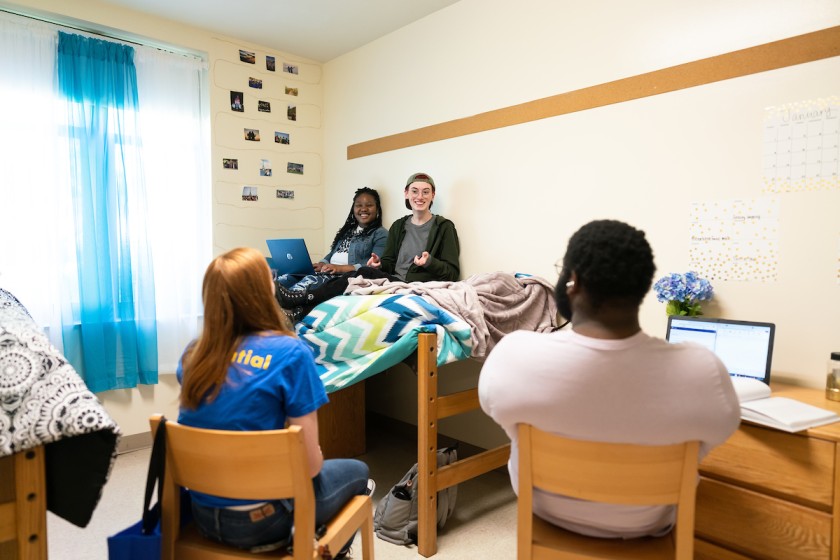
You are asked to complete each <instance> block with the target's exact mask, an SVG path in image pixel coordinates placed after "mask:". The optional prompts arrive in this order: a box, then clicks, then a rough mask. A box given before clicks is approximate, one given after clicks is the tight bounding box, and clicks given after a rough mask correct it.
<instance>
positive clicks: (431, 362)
mask: <svg viewBox="0 0 840 560" xmlns="http://www.w3.org/2000/svg"><path fill="white" fill-rule="evenodd" d="M437 374H438V371H437V335H435V334H434V333H419V334H418V335H417V473H418V475H417V476H418V487H417V551H418V552H419V553H420V554H421V555H422V556H425V557H427V558H428V557H429V556H433V555H434V554H435V553H436V552H437V470H438V469H437V439H438V425H437V418H438V411H437V397H438V394H437V392H438V387H437Z"/></svg>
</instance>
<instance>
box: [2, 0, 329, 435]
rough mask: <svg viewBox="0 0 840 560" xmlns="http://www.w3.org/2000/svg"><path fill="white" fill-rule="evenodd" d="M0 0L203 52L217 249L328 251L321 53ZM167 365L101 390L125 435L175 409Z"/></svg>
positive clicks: (113, 10) (143, 19)
mask: <svg viewBox="0 0 840 560" xmlns="http://www.w3.org/2000/svg"><path fill="white" fill-rule="evenodd" d="M0 5H6V6H12V7H18V8H23V9H24V10H28V11H34V12H36V13H41V14H44V15H47V16H49V17H50V18H51V19H54V20H58V21H62V22H69V23H76V24H78V25H80V26H81V27H83V28H91V29H93V28H95V29H100V30H102V29H104V30H106V31H109V32H112V33H113V34H115V35H116V36H119V37H120V38H124V39H129V40H131V39H133V38H139V39H140V40H142V41H143V42H147V41H148V40H149V39H151V40H152V41H153V42H158V43H160V44H163V45H169V46H173V47H175V48H178V49H182V50H185V51H190V52H195V53H199V54H201V55H202V56H204V57H205V59H206V60H207V62H208V68H209V77H210V88H209V89H210V100H209V109H210V115H209V116H210V124H211V142H212V144H211V166H212V185H208V186H207V188H208V189H212V193H213V201H212V211H213V250H214V254H218V253H221V252H224V251H225V250H227V249H231V248H233V247H237V246H250V247H255V248H257V249H259V250H261V251H262V252H263V253H264V254H266V255H268V250H267V248H266V245H265V240H266V239H268V238H272V237H304V238H306V241H307V244H308V245H309V247H310V250H311V251H312V253H313V255H312V256H313V258H320V257H321V256H323V255H324V254H325V253H326V249H325V248H324V237H325V235H324V225H323V210H322V209H323V170H324V163H323V157H322V152H323V124H324V119H323V108H322V106H323V94H322V90H323V86H322V83H321V82H322V76H321V74H322V70H321V65H320V64H319V63H315V62H313V61H311V60H307V59H303V58H300V57H296V56H294V55H292V54H290V53H283V52H277V51H272V50H270V49H267V48H266V47H262V46H259V45H254V44H252V43H249V42H248V41H245V40H239V39H236V38H230V37H225V36H221V35H218V34H216V33H212V32H210V31H207V30H203V29H199V28H195V27H189V26H185V25H181V24H178V23H175V22H171V21H167V20H163V19H159V18H154V17H149V16H146V15H143V14H140V13H137V12H133V11H129V10H125V9H121V8H117V7H114V6H110V5H107V4H103V3H100V2H96V1H92V0H74V1H73V2H64V1H62V0H21V1H19V2H15V3H6V2H3V3H0ZM239 49H246V50H249V51H251V52H254V53H255V55H256V63H255V64H254V65H250V64H245V63H242V62H240V60H239ZM266 55H271V56H274V57H275V62H276V70H275V71H274V72H269V71H268V70H267V69H266V64H265V57H266ZM283 62H288V63H291V64H294V65H297V66H298V74H297V75H293V74H290V73H285V72H283V71H282V64H283ZM251 77H253V78H257V79H261V80H262V81H263V88H262V89H261V90H258V89H253V88H250V87H249V84H248V79H249V78H251ZM286 86H289V87H293V88H297V90H298V95H297V96H291V95H287V94H286V93H285V92H286ZM231 90H235V91H242V92H244V94H245V111H244V112H242V113H239V112H233V111H231V109H230V91H231ZM258 100H265V101H269V102H270V104H271V113H264V112H259V111H258V110H257V101H258ZM290 103H291V104H295V105H296V106H297V120H296V121H289V120H288V119H287V116H286V108H287V106H288V104H290ZM245 128H256V129H258V130H259V131H260V137H261V141H260V142H250V141H246V140H245V138H244V129H245ZM275 131H280V132H286V133H289V135H290V139H291V143H290V144H289V145H283V144H277V143H275V142H274V132H275ZM222 158H236V159H238V160H239V169H238V171H231V170H228V169H224V168H223V167H222ZM262 159H268V160H269V161H270V162H271V166H272V176H271V177H262V176H260V174H259V167H260V160H262ZM289 161H292V162H295V163H302V164H303V165H304V174H303V175H296V174H289V173H287V172H286V164H287V162H289ZM245 185H248V186H256V187H258V193H259V200H258V201H257V202H244V201H242V187H243V186H245ZM278 188H282V189H286V190H293V191H294V192H295V197H294V199H293V200H286V199H278V198H276V196H275V191H276V190H277V189H278ZM172 373H174V372H162V374H161V376H160V383H159V384H157V385H154V386H140V387H138V388H137V389H122V390H116V391H106V392H104V393H99V394H98V397H99V398H100V400H101V401H102V402H103V404H104V405H105V408H106V409H107V410H108V412H109V413H110V414H111V416H112V417H113V418H114V420H115V421H116V422H117V423H118V424H119V425H120V428H121V429H122V431H123V433H124V434H125V435H134V434H142V433H145V432H148V431H149V426H148V418H149V415H150V414H152V413H154V412H163V413H165V414H168V415H169V416H170V417H175V416H177V410H178V408H177V407H178V392H179V386H178V383H177V380H176V379H175V376H174V375H172Z"/></svg>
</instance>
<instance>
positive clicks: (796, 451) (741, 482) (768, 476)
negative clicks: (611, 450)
mask: <svg viewBox="0 0 840 560" xmlns="http://www.w3.org/2000/svg"><path fill="white" fill-rule="evenodd" d="M771 387H772V389H773V396H775V397H790V398H793V399H797V400H800V401H802V402H806V403H808V404H813V405H815V406H819V407H822V408H827V409H830V410H833V411H835V412H837V413H838V414H840V402H834V401H829V400H827V399H826V398H825V391H823V390H818V389H808V388H803V387H793V386H790V385H782V384H772V385H771ZM839 466H840V423H835V424H829V425H827V426H820V427H818V428H812V429H810V430H807V431H804V432H798V433H795V434H791V433H787V432H782V431H778V430H773V429H770V428H763V427H759V426H756V425H753V424H748V423H746V422H743V423H742V424H741V427H740V428H739V429H738V431H737V432H735V434H733V435H732V437H731V438H729V440H728V441H727V442H726V443H724V444H723V445H721V446H719V447H717V448H715V449H714V450H713V451H712V452H711V453H710V454H709V455H708V456H707V457H706V458H705V459H704V460H703V462H702V463H701V464H700V474H701V478H700V486H699V487H698V491H697V516H696V533H695V534H696V537H697V540H696V551H695V558H697V559H708V560H729V559H731V560H738V559H745V558H778V559H780V560H797V559H808V560H812V559H816V558H831V559H834V560H838V559H840V468H838V467H839Z"/></svg>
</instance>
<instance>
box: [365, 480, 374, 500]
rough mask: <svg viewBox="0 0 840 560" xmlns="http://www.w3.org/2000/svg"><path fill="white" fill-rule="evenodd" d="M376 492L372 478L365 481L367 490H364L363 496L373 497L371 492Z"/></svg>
mask: <svg viewBox="0 0 840 560" xmlns="http://www.w3.org/2000/svg"><path fill="white" fill-rule="evenodd" d="M374 490H376V481H374V480H373V479H372V478H369V479H368V481H367V490H365V494H366V495H368V496H373V492H374Z"/></svg>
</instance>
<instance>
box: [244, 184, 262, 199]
mask: <svg viewBox="0 0 840 560" xmlns="http://www.w3.org/2000/svg"><path fill="white" fill-rule="evenodd" d="M259 199H260V197H259V195H258V194H257V187H242V200H247V201H248V202H253V201H255V200H259Z"/></svg>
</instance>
